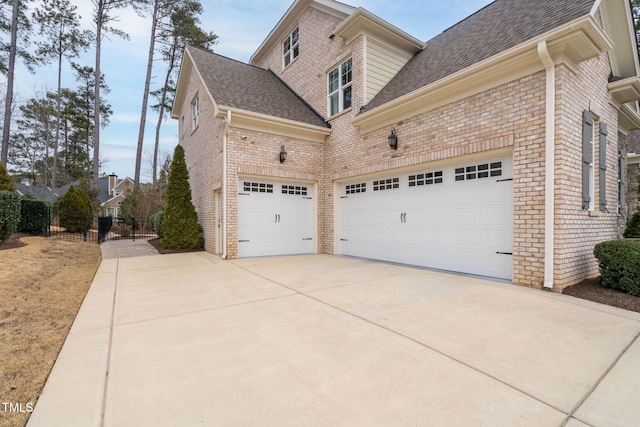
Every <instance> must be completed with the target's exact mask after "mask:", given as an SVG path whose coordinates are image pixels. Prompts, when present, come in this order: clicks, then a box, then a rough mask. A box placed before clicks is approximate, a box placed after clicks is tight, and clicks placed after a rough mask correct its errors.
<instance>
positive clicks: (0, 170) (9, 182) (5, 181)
mask: <svg viewBox="0 0 640 427" xmlns="http://www.w3.org/2000/svg"><path fill="white" fill-rule="evenodd" d="M15 189H16V186H15V184H14V183H13V178H12V177H11V175H9V174H8V173H7V168H5V167H4V165H3V164H2V163H0V191H15Z"/></svg>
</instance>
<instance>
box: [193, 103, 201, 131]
mask: <svg viewBox="0 0 640 427" xmlns="http://www.w3.org/2000/svg"><path fill="white" fill-rule="evenodd" d="M199 120H200V99H199V97H198V95H196V97H195V98H193V101H192V102H191V129H192V130H195V128H197V127H198V123H199Z"/></svg>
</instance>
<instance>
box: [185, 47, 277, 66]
mask: <svg viewBox="0 0 640 427" xmlns="http://www.w3.org/2000/svg"><path fill="white" fill-rule="evenodd" d="M187 47H188V48H189V49H197V50H200V51H202V52H204V53H208V54H209V55H215V56H217V57H219V58H224V59H228V60H229V61H233V62H235V63H238V64H240V65H246V66H247V67H251V68H255V69H256V70H262V71H269V70H266V69H264V68H261V67H258V66H255V65H252V64H248V63H246V62H242V61H240V60H238V59H234V58H230V57H228V56H225V55H221V54H219V53H216V52H213V51H210V50H206V49H202V48H201V47H197V46H193V45H190V44H188V45H187Z"/></svg>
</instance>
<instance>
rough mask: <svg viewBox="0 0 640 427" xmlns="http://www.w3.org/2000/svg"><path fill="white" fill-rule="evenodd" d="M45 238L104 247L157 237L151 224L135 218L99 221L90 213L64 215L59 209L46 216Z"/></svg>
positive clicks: (106, 218)
mask: <svg viewBox="0 0 640 427" xmlns="http://www.w3.org/2000/svg"><path fill="white" fill-rule="evenodd" d="M44 235H45V237H58V238H63V239H70V240H79V241H85V242H95V243H102V242H104V241H106V240H128V239H130V240H135V239H147V240H148V239H152V238H155V237H157V235H156V233H155V232H154V231H153V230H152V229H151V222H150V221H138V220H136V219H135V218H129V219H128V220H120V219H118V218H113V217H110V216H107V217H98V216H95V215H88V214H86V213H82V212H77V213H70V212H66V213H64V214H62V215H60V213H59V212H57V211H56V210H55V209H52V208H47V210H46V212H45V230H44Z"/></svg>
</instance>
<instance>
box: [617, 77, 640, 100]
mask: <svg viewBox="0 0 640 427" xmlns="http://www.w3.org/2000/svg"><path fill="white" fill-rule="evenodd" d="M609 96H610V97H611V100H612V101H613V102H614V103H615V104H616V105H618V106H620V105H622V104H626V103H628V102H634V101H640V77H638V76H635V77H629V78H627V79H623V80H618V81H615V82H611V83H609Z"/></svg>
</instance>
